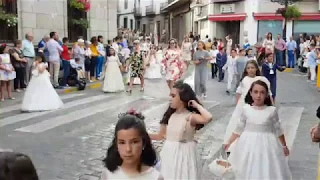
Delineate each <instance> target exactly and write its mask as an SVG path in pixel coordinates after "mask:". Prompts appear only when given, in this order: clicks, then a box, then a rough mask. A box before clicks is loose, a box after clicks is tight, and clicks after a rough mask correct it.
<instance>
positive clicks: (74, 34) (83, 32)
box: [68, 0, 87, 42]
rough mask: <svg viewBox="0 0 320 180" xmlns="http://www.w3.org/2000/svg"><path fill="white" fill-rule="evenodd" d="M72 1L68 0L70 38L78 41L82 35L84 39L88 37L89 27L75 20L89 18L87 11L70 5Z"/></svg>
mask: <svg viewBox="0 0 320 180" xmlns="http://www.w3.org/2000/svg"><path fill="white" fill-rule="evenodd" d="M69 3H70V1H69V0H68V38H69V40H70V42H71V41H77V39H78V38H79V37H80V36H81V37H82V38H83V39H87V28H86V27H84V26H81V25H78V24H75V21H77V20H78V21H79V20H80V19H83V20H87V13H86V12H84V11H81V10H78V9H76V8H72V7H70V4H69Z"/></svg>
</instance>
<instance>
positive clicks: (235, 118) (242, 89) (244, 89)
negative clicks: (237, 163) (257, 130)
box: [224, 76, 272, 152]
mask: <svg viewBox="0 0 320 180" xmlns="http://www.w3.org/2000/svg"><path fill="white" fill-rule="evenodd" d="M257 80H261V81H263V82H265V83H266V84H267V85H268V88H269V95H270V96H271V95H272V93H271V90H270V82H269V81H268V79H267V78H265V77H264V76H256V77H249V76H246V77H244V78H243V80H242V81H241V82H240V85H239V87H238V88H237V94H241V97H240V99H239V101H238V103H237V105H236V108H235V109H234V111H233V113H232V116H231V118H230V120H229V124H228V127H227V131H226V134H225V136H224V144H227V143H228V141H229V138H230V137H231V135H232V133H233V132H234V130H235V129H236V126H237V123H238V122H239V120H240V116H241V114H242V110H243V106H244V105H245V102H244V99H245V97H246V96H247V94H248V92H249V90H250V88H251V85H252V83H253V82H255V81H257ZM235 143H236V141H235V142H234V143H233V144H235ZM233 144H232V145H231V147H230V148H229V151H230V152H232V149H233Z"/></svg>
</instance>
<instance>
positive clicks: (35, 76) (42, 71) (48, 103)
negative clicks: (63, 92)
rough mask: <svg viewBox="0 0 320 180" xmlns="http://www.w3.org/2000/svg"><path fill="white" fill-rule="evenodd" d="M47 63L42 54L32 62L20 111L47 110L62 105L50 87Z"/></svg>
mask: <svg viewBox="0 0 320 180" xmlns="http://www.w3.org/2000/svg"><path fill="white" fill-rule="evenodd" d="M47 67H48V64H47V63H46V62H45V61H44V57H43V56H38V57H36V60H35V62H34V63H33V68H34V69H33V71H32V78H31V80H30V82H29V84H28V86H27V89H26V92H25V93H24V97H23V101H22V107H21V110H22V111H27V112H31V111H48V110H55V109H59V108H61V107H62V106H63V102H62V101H61V99H60V97H59V95H58V94H57V92H56V91H55V90H54V88H53V87H52V84H51V82H50V74H49V72H48V71H47V69H46V68H47Z"/></svg>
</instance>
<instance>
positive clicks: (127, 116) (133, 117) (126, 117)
mask: <svg viewBox="0 0 320 180" xmlns="http://www.w3.org/2000/svg"><path fill="white" fill-rule="evenodd" d="M143 120H144V116H143V115H142V114H141V113H137V112H136V111H134V110H131V111H128V112H126V113H122V114H120V115H119V120H118V122H117V125H116V127H115V131H114V138H113V140H112V142H111V145H110V147H109V148H108V151H107V156H106V158H105V159H104V160H103V163H104V165H105V167H106V168H107V169H108V170H109V171H111V172H114V171H115V170H117V169H118V167H119V166H121V164H122V159H121V157H120V154H119V152H118V147H117V133H118V131H120V130H124V129H130V128H133V129H135V130H137V131H138V132H139V134H140V136H141V138H142V141H143V146H144V149H143V151H142V154H141V157H140V163H139V165H138V167H137V170H138V171H139V172H140V171H141V166H142V165H147V166H154V165H155V164H156V162H157V155H156V152H155V150H154V149H153V146H152V143H151V139H150V137H149V135H148V133H147V130H146V127H145V124H144V122H143Z"/></svg>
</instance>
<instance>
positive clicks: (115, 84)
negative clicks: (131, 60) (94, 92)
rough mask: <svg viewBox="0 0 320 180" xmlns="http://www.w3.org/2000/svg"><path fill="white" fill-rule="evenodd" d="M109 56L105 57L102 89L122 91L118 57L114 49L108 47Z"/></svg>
mask: <svg viewBox="0 0 320 180" xmlns="http://www.w3.org/2000/svg"><path fill="white" fill-rule="evenodd" d="M109 50H110V56H108V57H107V62H106V64H105V73H104V80H103V86H102V91H103V92H105V93H107V92H121V91H124V84H123V79H122V73H121V68H122V64H121V62H120V60H119V57H118V56H117V55H116V54H115V52H116V51H115V49H114V48H113V47H110V49H109Z"/></svg>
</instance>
